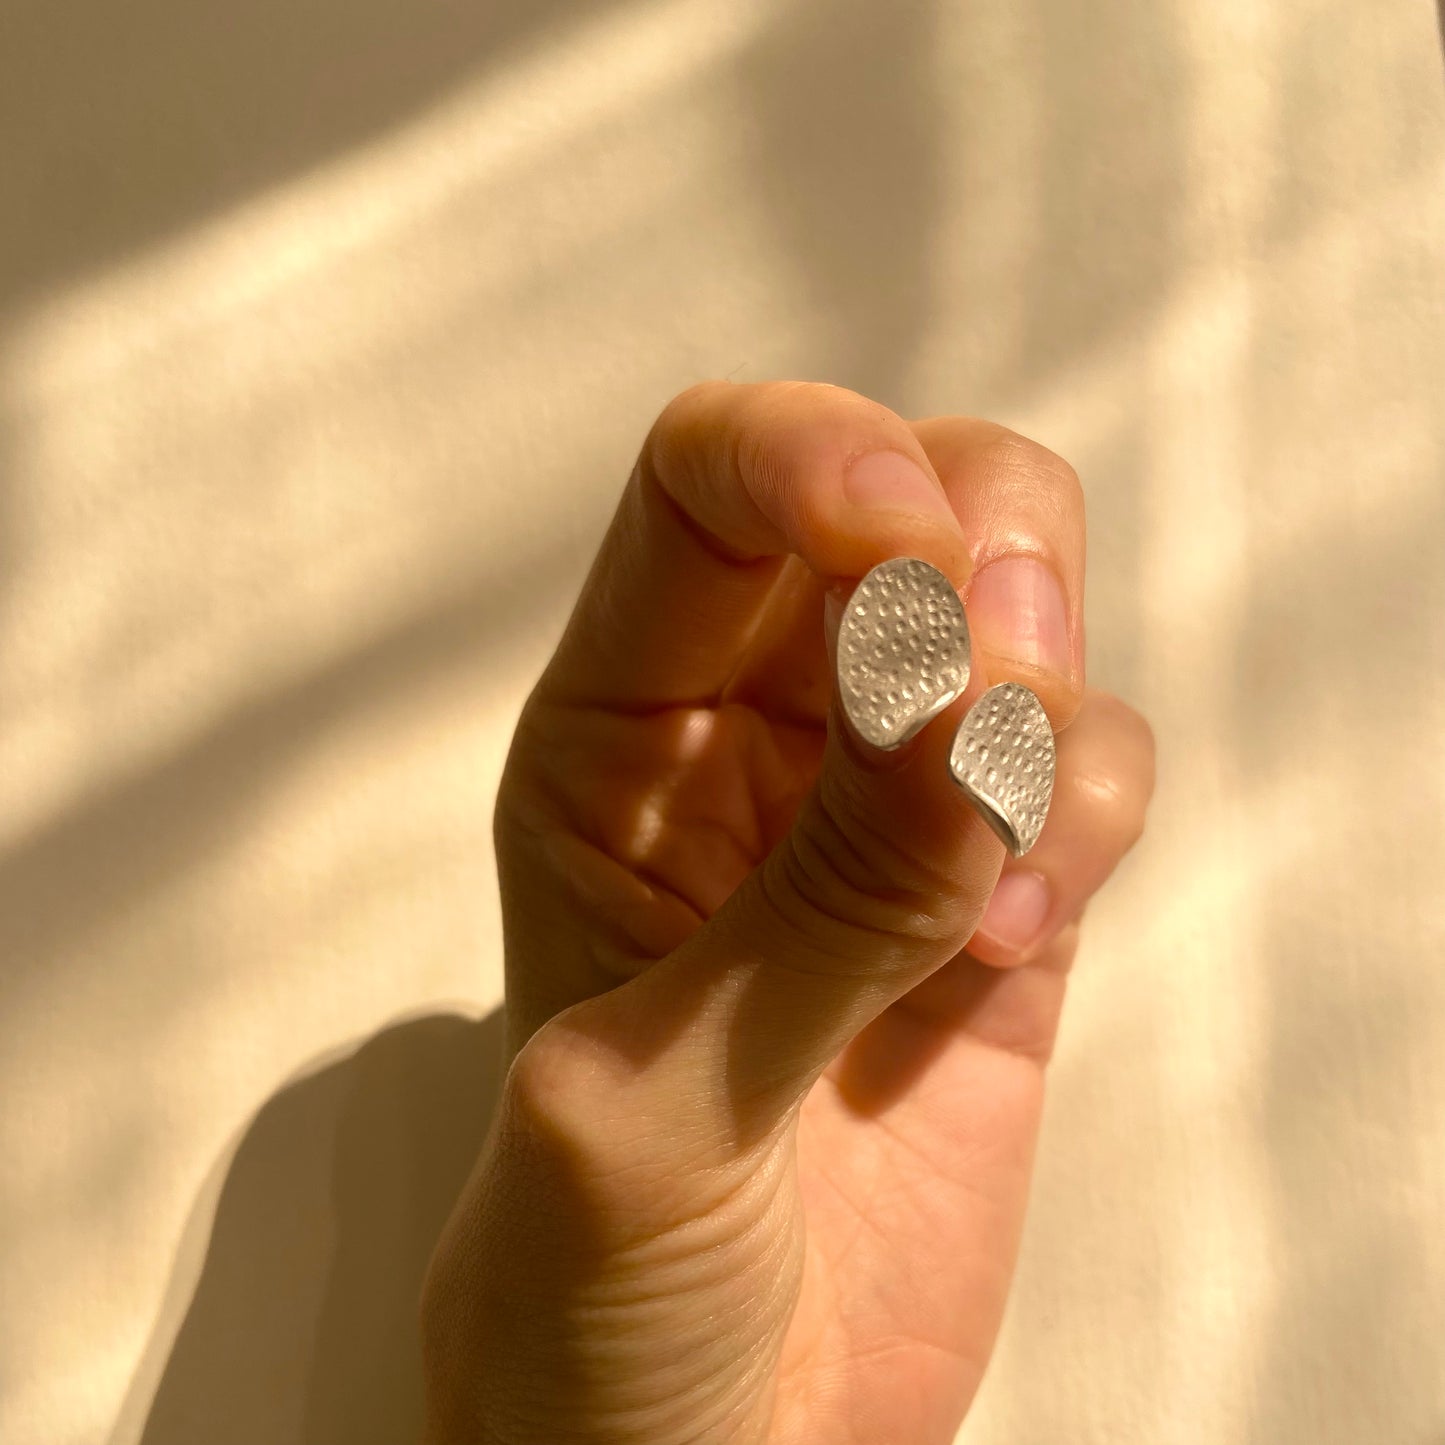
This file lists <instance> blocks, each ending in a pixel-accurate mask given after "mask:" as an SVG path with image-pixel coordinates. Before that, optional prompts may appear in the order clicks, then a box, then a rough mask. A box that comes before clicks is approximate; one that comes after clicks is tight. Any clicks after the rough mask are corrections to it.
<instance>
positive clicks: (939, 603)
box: [838, 557, 971, 748]
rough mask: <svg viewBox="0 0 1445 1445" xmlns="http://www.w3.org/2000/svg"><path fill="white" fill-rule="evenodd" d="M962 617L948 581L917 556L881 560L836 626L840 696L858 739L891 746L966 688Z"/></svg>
mask: <svg viewBox="0 0 1445 1445" xmlns="http://www.w3.org/2000/svg"><path fill="white" fill-rule="evenodd" d="M970 657H971V652H970V646H969V640H968V619H967V618H966V617H965V616H964V614H963V603H962V602H961V601H960V600H959V596H958V593H957V592H956V591H954V588H953V583H951V582H950V581H949V580H948V578H947V577H945V576H944V575H943V573H942V572H940V571H939V570H938V569H937V568H936V567H930V566H929V564H928V563H927V562H921V561H919V559H918V558H917V557H894V558H893V559H892V560H891V561H888V562H881V563H879V565H878V566H877V567H875V568H874V569H873V570H872V571H871V572H870V573H869V574H868V575H867V576H866V577H864V579H863V580H862V581H861V582H860V583H859V584H858V586H857V588H856V589H855V590H854V593H853V595H852V596H851V597H850V598H849V599H848V606H847V608H846V610H845V611H844V613H843V621H842V623H841V625H840V626H839V628H838V695H839V698H840V700H841V701H842V704H843V711H844V712H845V713H846V714H847V717H848V721H849V722H850V723H852V724H853V727H854V729H855V730H856V731H857V733H858V735H859V736H860V737H861V738H863V739H864V740H865V741H867V742H870V743H872V744H873V746H874V747H878V748H896V747H898V746H899V745H900V744H901V743H905V742H907V741H908V739H909V738H911V737H912V736H913V735H914V734H915V733H917V732H918V731H919V730H920V729H921V728H922V727H923V726H924V724H925V723H927V722H928V721H929V720H930V719H931V718H934V717H937V716H938V714H939V713H940V712H942V711H943V709H944V708H946V707H947V706H948V705H949V703H951V702H952V701H953V700H954V698H956V697H957V696H958V695H959V694H960V693H961V692H962V691H963V690H964V688H965V687H967V686H968V674H969V666H970Z"/></svg>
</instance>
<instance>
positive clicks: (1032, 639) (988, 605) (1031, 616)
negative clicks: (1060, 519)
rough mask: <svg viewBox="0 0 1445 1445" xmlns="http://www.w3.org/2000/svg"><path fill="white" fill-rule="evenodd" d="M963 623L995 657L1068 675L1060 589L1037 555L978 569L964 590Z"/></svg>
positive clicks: (1066, 629)
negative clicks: (964, 608) (966, 605)
mask: <svg viewBox="0 0 1445 1445" xmlns="http://www.w3.org/2000/svg"><path fill="white" fill-rule="evenodd" d="M968 625H969V629H970V631H971V632H972V633H973V636H974V638H975V640H976V641H977V642H978V643H979V645H980V646H981V647H982V648H983V650H984V651H985V652H989V653H992V654H993V655H994V656H995V657H1004V658H1010V659H1012V660H1013V661H1014V662H1018V663H1022V664H1023V666H1025V667H1030V668H1038V669H1041V670H1042V671H1045V672H1054V673H1058V674H1059V675H1060V676H1061V677H1065V678H1068V677H1072V675H1073V658H1072V648H1071V646H1070V643H1069V613H1068V608H1067V606H1066V605H1065V603H1064V589H1063V588H1062V587H1061V586H1060V585H1059V579H1058V578H1057V577H1056V576H1055V575H1054V571H1053V568H1051V567H1049V566H1048V565H1047V564H1046V563H1044V562H1040V561H1039V559H1038V558H1037V557H1001V558H1000V559H999V560H998V561H997V562H990V563H989V565H988V566H987V567H985V568H984V569H983V571H982V572H980V573H978V575H977V576H975V577H974V579H973V586H972V587H970V588H969V592H968Z"/></svg>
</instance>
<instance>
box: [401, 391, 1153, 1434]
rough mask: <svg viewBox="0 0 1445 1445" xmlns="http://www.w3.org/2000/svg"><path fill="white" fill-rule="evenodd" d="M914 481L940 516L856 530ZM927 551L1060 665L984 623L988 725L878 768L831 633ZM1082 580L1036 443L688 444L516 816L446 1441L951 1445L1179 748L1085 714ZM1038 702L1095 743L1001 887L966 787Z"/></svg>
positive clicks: (1068, 509)
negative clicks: (1047, 622)
mask: <svg viewBox="0 0 1445 1445" xmlns="http://www.w3.org/2000/svg"><path fill="white" fill-rule="evenodd" d="M878 452H891V453H896V454H900V455H901V456H902V457H905V458H908V459H911V461H912V462H914V463H916V464H917V467H918V468H919V479H918V487H919V488H920V490H919V491H917V492H916V493H912V494H906V493H904V492H902V491H900V492H899V493H898V494H897V495H896V496H890V497H889V498H886V499H885V504H884V505H878V504H877V499H875V502H874V504H873V505H863V504H861V503H859V502H856V501H854V500H852V499H851V495H852V494H851V492H850V481H849V478H850V477H852V476H856V475H858V474H859V473H856V472H854V470H853V469H854V468H855V467H856V466H857V465H858V463H859V459H860V458H863V457H867V456H870V455H871V454H873V453H878ZM899 465H901V463H900V464H899ZM898 555H913V556H918V557H922V558H924V559H925V560H927V561H929V562H931V563H933V564H934V565H935V566H937V567H939V568H940V569H941V570H942V571H944V572H945V573H946V574H947V575H948V576H949V577H950V579H951V580H952V581H953V582H954V584H955V585H956V586H957V587H958V588H959V591H960V593H961V594H962V595H964V596H965V598H967V596H968V593H969V588H970V583H971V578H972V576H973V575H974V574H975V572H976V571H977V570H979V569H981V568H982V567H984V566H986V565H987V564H988V563H990V562H992V561H994V560H997V559H999V558H1001V557H1009V556H1028V557H1032V558H1035V559H1037V560H1038V561H1039V562H1041V563H1042V564H1043V565H1044V566H1045V567H1046V568H1047V569H1048V573H1049V574H1050V575H1051V576H1052V577H1053V578H1055V579H1056V580H1057V582H1058V584H1059V586H1060V588H1061V590H1062V593H1063V596H1064V601H1065V608H1066V613H1067V619H1068V623H1067V655H1066V656H1065V657H1063V658H1057V659H1054V662H1053V664H1052V665H1047V664H1045V665H1041V664H1040V662H1039V660H1038V658H1037V657H1034V658H1032V659H1028V658H1027V653H1028V649H1027V648H1026V647H1023V646H1020V645H1018V643H1019V639H1018V638H1016V637H1011V635H1010V631H1009V626H1008V624H1007V622H1006V621H1005V622H1004V623H1003V624H1000V622H999V620H998V618H997V617H995V618H993V619H984V620H985V621H986V623H987V625H985V626H984V627H982V628H979V627H977V626H976V627H975V664H974V673H975V676H974V680H973V682H972V683H971V685H970V690H969V692H968V693H967V694H966V695H965V697H964V698H962V699H960V700H959V701H958V702H957V703H955V704H954V705H953V706H952V707H951V708H950V709H949V710H948V711H947V712H946V713H944V714H943V715H942V716H941V717H940V718H938V719H935V720H934V721H933V722H931V723H930V724H929V726H928V727H927V728H925V729H924V730H923V732H922V733H921V734H920V735H919V736H918V737H917V738H915V739H914V740H912V741H911V742H910V743H909V744H907V745H906V746H905V747H903V748H902V749H899V750H897V751H896V752H890V753H881V752H877V751H875V750H873V749H871V748H869V747H868V746H867V745H866V744H864V743H863V742H861V741H860V740H859V739H858V738H857V737H856V736H854V735H853V734H852V733H851V732H850V730H849V728H848V726H847V724H846V722H845V721H844V720H843V719H842V717H841V715H840V714H838V713H837V712H836V711H835V710H832V700H831V699H832V685H831V668H830V661H829V654H828V640H829V635H830V633H831V632H833V631H835V630H836V622H837V617H838V615H839V609H840V605H841V602H842V600H843V599H845V598H846V596H847V593H848V591H849V589H850V588H851V586H852V584H853V582H855V581H856V579H857V578H858V577H860V576H861V575H862V574H863V573H864V572H866V571H867V570H868V569H869V568H870V567H872V566H873V565H874V564H876V563H877V562H880V561H882V560H884V559H885V558H888V557H891V556H898ZM1083 571H1084V517H1083V501H1082V495H1081V492H1080V489H1079V484H1078V481H1077V479H1076V477H1075V476H1074V474H1073V472H1072V471H1071V470H1070V468H1069V467H1068V466H1067V465H1066V464H1065V463H1064V462H1062V461H1061V460H1060V459H1059V458H1057V457H1056V456H1054V455H1053V454H1052V453H1050V452H1048V451H1046V450H1044V449H1043V448H1041V447H1038V446H1036V445H1035V444H1033V443H1031V442H1028V441H1026V440H1025V439H1023V438H1021V437H1018V436H1016V435H1014V434H1013V433H1010V432H1007V431H1005V430H1003V429H1002V428H998V427H994V426H991V425H989V424H987V423H982V422H978V421H974V420H970V419H966V418H958V417H944V418H935V419H932V420H929V421H923V422H912V423H910V422H906V421H904V420H903V419H902V418H900V417H898V416H896V415H895V414H894V413H892V412H891V411H889V410H887V409H886V408H884V407H882V406H880V405H878V404H876V403H874V402H871V401H869V400H867V399H865V398H863V397H860V396H857V395H855V394H853V393H850V392H847V391H844V390H841V389H839V388H835V387H828V386H817V385H805V384H796V383H786V384H766V385H757V386H751V385H747V386H744V385H739V386H733V385H729V384H727V383H722V382H716V383H707V384H704V385H702V386H700V387H695V388H693V389H691V390H690V391H688V392H685V393H683V394H682V395H681V396H679V397H678V398H676V399H675V400H674V401H673V402H672V403H670V404H669V406H668V407H667V408H666V409H665V410H664V412H663V413H662V415H661V416H660V417H659V418H658V420H657V422H656V423H655V424H654V426H653V428H652V431H651V432H650V434H649V436H648V438H647V440H646V442H645V443H644V445H643V448H642V451H641V454H640V456H639V458H638V462H637V466H636V468H635V469H634V472H633V475H632V477H631V479H630V481H629V483H628V485H627V488H626V491H625V492H624V495H623V498H622V501H621V504H620V506H619V509H618V513H617V516H616V518H615V520H614V523H613V526H612V528H611V530H610V532H609V534H608V536H607V538H606V540H605V541H604V543H603V546H602V549H601V551H600V553H599V556H598V558H597V561H596V564H595V566H594V568H593V571H592V573H591V575H590V577H589V580H588V582H587V584H586V586H585V588H584V591H583V594H582V596H581V598H580V600H579V602H578V604H577V608H576V611H575V613H574V615H573V618H572V621H571V624H570V625H569V628H568V630H567V632H566V635H565V636H564V638H563V640H562V642H561V644H560V645H559V646H558V649H557V651H556V654H555V656H554V658H553V660H552V662H551V664H550V665H549V667H548V669H547V671H546V673H545V674H544V676H543V677H542V679H541V680H540V682H539V683H538V685H537V688H536V690H535V692H534V693H533V695H532V697H531V698H530V700H529V701H528V703H527V706H526V708H525V710H524V712H523V715H522V718H521V720H520V723H519V725H518V728H517V733H516V737H515V740H514V743H513V748H512V752H511V755H510V758H509V761H508V766H507V770H506V775H505V778H504V781H503V785H502V788H501V792H500V795H499V799H498V805H497V814H496V841H497V854H498V866H499V872H500V877H501V884H502V899H503V912H504V922H505V930H506V954H507V956H506V963H507V1010H508V1028H509V1039H508V1052H509V1055H510V1068H509V1071H508V1075H507V1080H506V1084H505V1087H504V1090H503V1096H502V1100H501V1103H500V1105H499V1108H498V1111H497V1115H496V1118H495V1120H494V1123H493V1127H492V1131H491V1135H490V1137H489V1140H488V1144H487V1146H486V1148H485V1149H484V1151H483V1154H482V1157H481V1158H480V1160H479V1161H478V1164H477V1167H476V1170H475V1172H474V1174H473V1176H472V1178H471V1180H470V1182H469V1184H468V1186H467V1188H466V1190H465V1192H464V1194H463V1196H462V1198H461V1200H460V1202H459V1203H458V1206H457V1209H456V1211H455V1213H454V1215H453V1217H452V1219H451V1221H450V1223H449V1225H448V1227H447V1229H446V1231H445V1234H444V1236H443V1238H442V1240H441V1242H440V1244H439V1246H438V1249H437V1252H436V1256H435V1258H434V1260H433V1263H432V1268H431V1272H430V1275H429V1279H428V1282H427V1287H426V1291H425V1296H424V1300H423V1305H422V1326H423V1340H424V1348H425V1363H426V1381H427V1427H426V1440H427V1442H428V1445H480V1442H489V1445H491V1442H506V1445H524V1442H526V1445H531V1442H547V1445H565V1442H609V1445H622V1442H633V1441H635V1442H644V1441H645V1442H647V1445H668V1442H682V1441H688V1442H723V1441H727V1442H754V1441H768V1442H787V1445H814V1442H816V1445H824V1442H827V1445H894V1442H896V1445H930V1442H940V1445H941V1442H947V1441H950V1440H952V1439H953V1436H954V1433H955V1431H956V1430H957V1427H958V1425H959V1422H960V1421H961V1420H962V1418H963V1416H964V1414H965V1412H966V1410H967V1409H968V1406H969V1404H970V1402H971V1400H972V1399H973V1396H974V1393H975V1391H976V1390H977V1388H978V1385H979V1381H980V1379H981V1377H982V1375H983V1371H984V1368H985V1365H986V1363H987V1361H988V1358H989V1355H990V1352H991V1350H992V1348H993V1343H994V1339H995V1336H996V1333H997V1330H998V1325H999V1320H1000V1316H1001V1313H1002V1310H1003V1306H1004V1301H1005V1296H1006V1293H1007V1289H1008V1285H1009V1279H1010V1275H1011V1273H1012V1269H1013V1263H1014V1257H1015V1253H1016V1250H1017V1245H1018V1239H1019V1233H1020V1229H1021V1225H1022V1220H1023V1214H1024V1207H1025V1202H1026V1194H1027V1187H1028V1180H1029V1174H1030V1168H1031V1162H1032V1156H1033V1149H1034V1142H1035V1137H1036V1134H1037V1130H1038V1124H1039V1115H1040V1109H1041V1106H1042V1102H1043V1093H1044V1075H1045V1066H1046V1064H1047V1061H1048V1058H1049V1054H1050V1051H1051V1049H1052V1046H1053V1042H1054V1037H1055V1033H1056V1030H1057V1027H1058V1021H1059V1014H1060V1010H1061V1007H1062V1004H1063V999H1064V991H1065V986H1066V981H1067V975H1068V971H1069V966H1070V964H1071V962H1072V960H1073V957H1074V953H1075V949H1076V947H1077V942H1078V933H1079V924H1078V920H1079V917H1080V915H1081V914H1082V912H1083V909H1084V907H1085V904H1086V903H1087V901H1088V899H1089V897H1090V896H1091V895H1092V894H1093V892H1094V891H1095V890H1096V889H1097V888H1098V887H1099V886H1100V885H1101V884H1102V883H1103V882H1104V880H1105V879H1106V878H1107V877H1108V875H1109V873H1110V872H1111V871H1112V869H1113V868H1114V866H1115V864H1116V863H1117V862H1118V860H1119V859H1120V858H1121V857H1122V856H1123V854H1124V853H1125V852H1126V851H1127V850H1128V848H1129V847H1130V846H1132V844H1133V843H1134V841H1135V840H1136V839H1137V838H1138V836H1139V833H1140V831H1141V829H1142V826H1143V819H1144V811H1145V807H1146V805H1147V802H1148V799H1149V795H1150V792H1151V790H1152V786H1153V767H1154V764H1153V742H1152V738H1151V735H1150V733H1149V729H1148V727H1147V725H1146V724H1145V723H1144V721H1143V720H1142V719H1141V718H1140V717H1139V716H1138V714H1137V713H1135V712H1134V711H1132V709H1130V708H1129V707H1127V706H1126V705H1125V704H1124V703H1122V702H1120V701H1118V700H1117V699H1115V698H1113V697H1110V696H1108V695H1106V694H1104V693H1100V692H1096V691H1090V690H1087V689H1086V688H1085V686H1084V666H1083V635H1082V622H1081V617H1082V591H1083ZM980 613H981V614H982V608H980ZM1021 656H1023V657H1025V659H1026V660H1023V661H1020V660H1019V658H1020V657H1021ZM1006 679H1016V680H1018V681H1022V682H1026V683H1027V684H1028V685H1029V686H1031V687H1032V688H1034V690H1035V691H1036V692H1037V693H1038V694H1039V695H1040V697H1041V698H1042V700H1043V702H1044V704H1045V706H1046V708H1047V710H1048V712H1049V715H1050V720H1051V721H1052V723H1053V725H1054V727H1055V730H1056V731H1057V732H1058V734H1059V737H1058V747H1059V757H1058V777H1057V783H1056V788H1055V796H1054V803H1053V806H1052V808H1051V811H1050V815H1049V819H1048V822H1047V824H1046V826H1045V829H1044V833H1043V836H1042V838H1041V839H1040V841H1039V843H1038V844H1037V845H1036V847H1035V848H1034V850H1033V851H1032V852H1031V853H1030V854H1029V855H1027V857H1025V858H1024V859H1022V860H1017V861H1013V860H1010V861H1008V862H1007V863H1006V862H1005V857H1004V850H1003V848H1002V845H1001V844H1000V843H999V842H998V841H997V840H996V839H995V838H994V836H993V834H992V833H990V832H989V831H988V829H987V828H986V827H985V826H984V825H983V824H982V822H981V821H980V820H979V819H978V818H977V817H976V816H975V814H974V813H973V812H972V810H971V809H970V808H969V806H968V805H967V803H966V801H965V800H964V798H963V795H962V794H961V792H960V791H959V790H958V789H957V788H956V787H954V786H953V784H952V783H951V781H950V779H949V777H948V773H947V767H946V759H947V754H948V748H949V744H950V741H951V738H952V735H953V732H954V730H955V729H956V727H957V725H958V721H959V720H960V718H961V717H962V714H963V712H964V711H965V710H966V708H967V706H968V704H969V703H970V702H971V701H972V700H973V698H974V697H976V696H977V695H978V693H979V692H980V691H981V690H982V689H983V687H985V686H987V685H989V684H991V683H994V682H999V681H1002V680H1006ZM1005 866H1006V867H1007V869H1008V870H1010V871H1018V870H1028V871H1030V872H1032V873H1035V874H1037V875H1039V876H1041V877H1042V878H1044V879H1045V880H1046V881H1047V884H1048V887H1049V898H1050V903H1049V907H1048V912H1047V915H1046V917H1045V919H1044V922H1043V925H1042V927H1041V930H1040V931H1039V933H1038V934H1037V936H1035V937H1034V938H1032V939H1031V940H1022V941H1020V940H1014V941H1009V940H1007V939H1005V938H1004V937H1003V936H1002V935H1001V934H1000V933H999V931H998V930H997V929H991V928H990V924H989V922H988V920H984V924H983V927H982V928H980V926H979V925H980V920H981V919H982V918H983V915H984V910H985V908H986V906H987V904H988V902H989V899H990V896H991V894H992V893H993V890H994V888H995V884H996V883H997V881H998V879H999V875H1000V869H1001V868H1003V867H1005Z"/></svg>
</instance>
